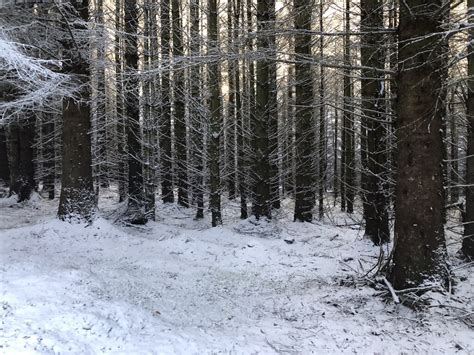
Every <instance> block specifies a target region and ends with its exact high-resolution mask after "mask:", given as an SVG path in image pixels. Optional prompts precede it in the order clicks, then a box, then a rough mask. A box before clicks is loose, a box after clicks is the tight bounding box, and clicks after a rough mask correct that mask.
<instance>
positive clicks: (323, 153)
mask: <svg viewBox="0 0 474 355" xmlns="http://www.w3.org/2000/svg"><path fill="white" fill-rule="evenodd" d="M323 15H324V1H323V0H320V1H319V30H320V31H321V33H322V32H323V31H324V26H323ZM319 59H320V60H321V63H322V62H323V61H324V36H320V38H319ZM325 80H326V76H325V70H324V66H323V65H320V66H319V149H318V150H319V152H318V153H319V176H318V212H319V218H320V219H321V218H323V217H324V192H325V185H326V167H327V149H326V102H325V100H326V97H325V95H326V94H325V90H326V88H325Z"/></svg>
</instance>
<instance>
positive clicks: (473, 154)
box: [462, 0, 474, 259]
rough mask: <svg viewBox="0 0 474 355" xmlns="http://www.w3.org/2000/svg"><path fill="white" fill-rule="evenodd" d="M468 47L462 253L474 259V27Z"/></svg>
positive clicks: (472, 19) (472, 17) (473, 6)
mask: <svg viewBox="0 0 474 355" xmlns="http://www.w3.org/2000/svg"><path fill="white" fill-rule="evenodd" d="M467 6H468V16H469V23H470V24H474V0H468V2H467ZM469 39H470V41H469V47H468V57H467V61H468V72H467V74H468V78H469V79H468V81H467V85H468V97H467V119H468V132H467V153H466V154H467V159H466V213H465V215H464V236H463V237H464V239H463V242H462V252H463V253H464V255H465V256H466V257H467V258H469V259H474V44H473V40H474V27H471V28H470V29H469Z"/></svg>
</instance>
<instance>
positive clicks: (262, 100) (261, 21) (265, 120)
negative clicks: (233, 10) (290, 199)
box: [251, 0, 275, 219]
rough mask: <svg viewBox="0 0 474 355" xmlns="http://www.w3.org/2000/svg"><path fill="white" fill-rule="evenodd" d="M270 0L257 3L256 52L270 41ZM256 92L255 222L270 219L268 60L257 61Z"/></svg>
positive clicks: (254, 126)
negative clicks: (263, 218) (261, 218)
mask: <svg viewBox="0 0 474 355" xmlns="http://www.w3.org/2000/svg"><path fill="white" fill-rule="evenodd" d="M272 6H273V7H274V6H275V4H274V2H273V0H258V1H257V33H258V37H257V49H258V50H259V51H262V52H266V51H268V50H269V49H270V45H271V40H270V38H269V36H268V33H267V31H268V30H269V29H271V27H272V25H271V24H270V21H271V13H272V12H274V11H275V9H274V8H273V9H272V8H271V7H272ZM256 67H257V70H256V72H257V79H256V84H257V90H256V100H255V103H256V109H255V112H256V114H255V116H254V119H253V120H252V122H251V128H252V135H253V136H252V149H253V154H254V158H253V171H252V173H253V174H252V185H253V201H252V202H253V206H252V212H253V214H254V215H255V217H256V218H257V219H259V218H260V217H266V218H271V210H272V201H271V181H270V180H271V172H272V170H271V164H270V142H269V130H270V127H269V125H270V114H271V107H270V90H271V88H270V74H271V61H270V60H269V59H268V58H265V59H260V60H258V61H257V65H256Z"/></svg>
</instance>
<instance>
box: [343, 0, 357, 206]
mask: <svg viewBox="0 0 474 355" xmlns="http://www.w3.org/2000/svg"><path fill="white" fill-rule="evenodd" d="M345 5H346V11H345V32H346V34H345V36H344V64H345V65H346V67H345V68H344V104H343V106H344V107H343V110H344V114H343V132H342V134H343V136H344V137H343V140H342V154H343V158H342V161H341V170H342V173H341V198H342V199H343V201H342V202H341V209H342V210H345V211H346V212H347V213H353V212H354V189H355V186H354V184H355V179H354V168H355V136H354V133H355V132H354V107H353V100H352V91H353V84H352V78H351V69H350V66H351V48H350V46H351V40H350V31H351V25H350V9H351V2H350V0H346V4H345Z"/></svg>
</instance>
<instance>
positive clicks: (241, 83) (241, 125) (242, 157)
mask: <svg viewBox="0 0 474 355" xmlns="http://www.w3.org/2000/svg"><path fill="white" fill-rule="evenodd" d="M234 3H235V7H234V9H235V28H237V29H240V28H241V27H240V26H241V22H240V20H241V19H242V28H243V18H244V2H243V1H242V0H235V1H234ZM235 35H237V34H235ZM239 54H240V53H239ZM244 63H245V61H244ZM236 64H237V65H236V72H235V91H236V124H237V169H236V170H237V175H236V177H237V185H238V190H239V194H240V218H241V219H246V218H247V217H248V210H247V189H248V187H247V154H246V150H247V148H248V147H247V145H246V139H247V135H246V133H247V125H246V124H245V119H244V116H245V115H244V111H243V109H244V107H243V106H244V104H243V99H244V97H243V95H242V92H241V90H242V89H243V88H244V87H245V84H246V79H247V78H246V76H245V64H244V70H242V80H241V78H240V62H239V61H237V63H236ZM247 101H248V100H247Z"/></svg>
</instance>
